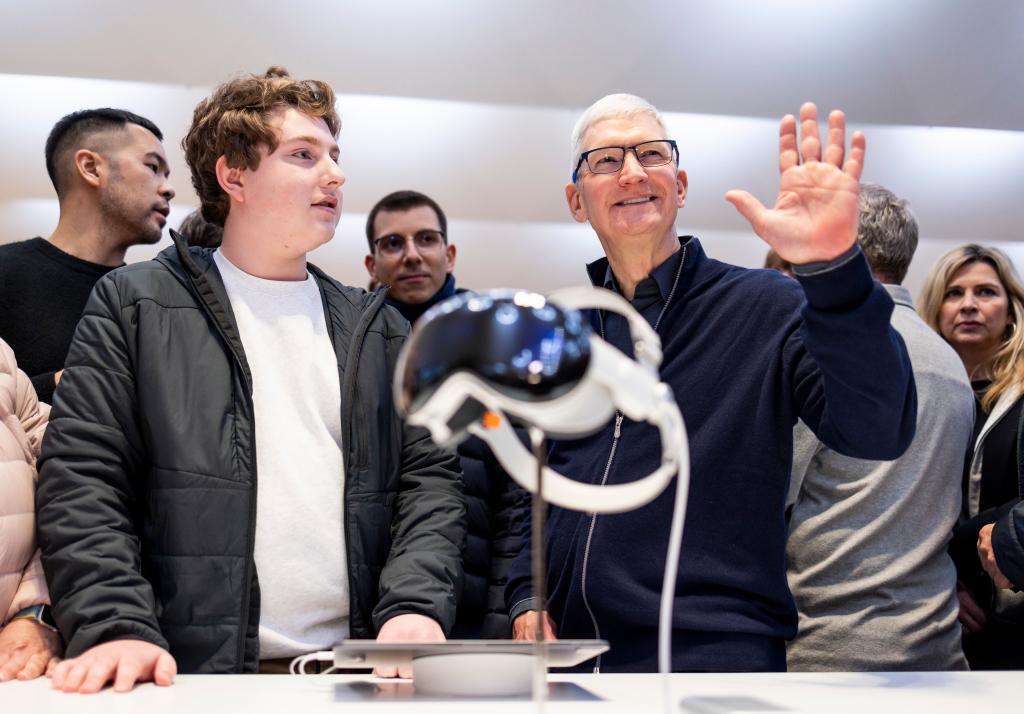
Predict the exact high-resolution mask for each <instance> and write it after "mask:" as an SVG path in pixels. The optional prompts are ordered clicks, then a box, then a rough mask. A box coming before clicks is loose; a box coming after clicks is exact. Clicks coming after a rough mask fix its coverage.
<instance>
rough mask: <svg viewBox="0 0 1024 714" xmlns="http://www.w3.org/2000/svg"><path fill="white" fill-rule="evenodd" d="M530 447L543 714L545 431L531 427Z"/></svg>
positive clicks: (536, 677)
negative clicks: (534, 482)
mask: <svg viewBox="0 0 1024 714" xmlns="http://www.w3.org/2000/svg"><path fill="white" fill-rule="evenodd" d="M530 444H531V446H532V447H533V458H534V460H535V461H536V462H537V490H536V491H534V493H533V498H532V504H531V511H532V512H531V516H532V518H531V520H530V523H531V532H530V551H531V558H530V562H531V564H532V569H533V602H534V606H535V607H536V610H535V611H534V612H535V613H536V618H535V620H534V630H533V639H534V653H533V654H534V660H535V662H534V671H533V700H534V702H536V704H537V711H538V714H540V713H542V712H543V711H544V702H545V700H546V699H547V693H548V663H547V648H546V647H545V640H544V621H545V617H546V615H547V584H546V582H545V580H546V574H547V569H546V564H545V562H544V550H545V548H544V515H545V512H546V509H547V506H546V504H545V503H544V464H545V463H546V461H547V459H546V458H545V456H546V454H545V451H546V445H545V440H544V431H543V430H542V429H540V428H539V427H536V426H531V427H530Z"/></svg>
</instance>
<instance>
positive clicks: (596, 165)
mask: <svg viewBox="0 0 1024 714" xmlns="http://www.w3.org/2000/svg"><path fill="white" fill-rule="evenodd" d="M627 151H632V152H633V155H634V156H636V160H637V161H638V162H639V163H640V165H641V166H643V167H645V168H651V167H653V166H663V165H665V164H667V163H669V162H670V161H675V162H676V163H677V164H678V163H679V148H678V147H677V146H676V142H675V141H674V140H672V139H658V140H656V141H641V142H640V143H639V144H633V145H632V146H601V147H598V148H597V149H590V150H589V151H584V152H583V153H582V154H580V160H579V161H578V162H577V163H576V168H575V169H573V172H572V182H573V183H576V179H577V178H578V177H579V173H580V167H581V166H583V162H584V161H586V162H587V168H588V169H590V172H591V173H595V174H614V173H618V172H619V171H621V170H622V165H623V164H625V163H626V152H627Z"/></svg>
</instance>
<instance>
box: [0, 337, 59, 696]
mask: <svg viewBox="0 0 1024 714" xmlns="http://www.w3.org/2000/svg"><path fill="white" fill-rule="evenodd" d="M49 413H50V407H49V406H47V405H46V404H43V403H41V402H39V401H38V400H37V399H36V393H35V390H34V389H33V388H32V383H31V382H30V381H29V378H28V376H27V375H26V374H25V373H24V372H22V371H20V370H19V369H18V364H17V362H16V361H15V359H14V352H13V351H12V350H11V348H10V347H8V346H7V343H6V342H4V341H3V340H0V534H3V535H2V537H3V542H2V543H0V682H6V681H7V680H9V679H15V678H17V679H32V678H34V677H38V676H39V675H41V674H43V672H45V671H46V668H47V666H48V665H49V664H50V662H51V660H54V659H55V658H56V657H58V656H59V655H60V654H61V640H60V635H58V634H57V631H56V630H55V629H54V628H53V627H52V626H51V623H50V622H48V619H49V618H48V616H47V612H46V606H48V605H49V603H50V596H49V593H48V592H47V589H46V581H45V579H44V578H43V567H42V564H41V563H40V561H39V549H38V548H37V547H36V536H35V490H36V488H35V487H36V458H37V457H38V456H39V446H40V443H41V442H42V440H43V431H44V430H45V429H46V420H47V417H48V416H49Z"/></svg>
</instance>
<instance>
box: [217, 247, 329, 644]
mask: <svg viewBox="0 0 1024 714" xmlns="http://www.w3.org/2000/svg"><path fill="white" fill-rule="evenodd" d="M214 262H215V263H216V264H217V268H218V270H219V271H220V274H221V277H222V278H223V280H224V287H225V288H226V289H227V294H228V298H229V299H230V301H231V309H232V311H233V312H234V314H235V321H236V322H237V323H238V331H239V333H240V334H241V337H242V346H243V347H244V348H245V356H246V359H247V361H248V362H249V369H250V371H251V372H252V381H253V403H254V405H255V414H256V470H257V497H256V570H257V573H258V575H259V584H260V658H261V659H274V658H278V657H290V656H294V655H299V654H304V653H307V652H313V651H317V650H323V649H330V648H331V647H333V646H334V645H335V644H336V643H337V642H339V641H340V640H342V639H344V638H345V637H347V636H348V612H349V592H348V574H347V567H346V561H345V541H344V533H343V521H342V512H343V498H344V480H345V479H344V462H343V460H342V439H341V384H340V380H339V377H338V362H337V357H336V356H335V353H334V347H333V346H332V345H331V339H330V335H329V333H328V331H327V323H326V320H325V318H324V308H323V301H322V299H321V297H320V290H319V288H318V287H317V283H316V281H315V280H314V278H313V276H311V275H308V274H307V275H306V279H305V280H303V281H286V280H265V279H263V278H257V277H255V276H252V275H249V274H248V273H245V272H243V271H242V270H240V269H239V268H237V267H236V266H234V265H233V264H232V263H231V262H230V261H228V260H227V259H226V258H225V257H224V256H223V255H221V253H220V251H216V252H215V253H214Z"/></svg>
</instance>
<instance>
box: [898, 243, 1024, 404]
mask: <svg viewBox="0 0 1024 714" xmlns="http://www.w3.org/2000/svg"><path fill="white" fill-rule="evenodd" d="M979 262H980V263H985V264H987V265H989V266H991V267H992V269H993V270H995V271H996V275H997V276H998V278H999V282H1000V283H1001V284H1002V286H1003V289H1004V290H1006V296H1007V298H1008V300H1009V313H1010V314H1009V321H1010V324H1009V326H1008V327H1007V330H1008V334H1007V335H1006V336H1005V337H1004V338H1003V344H1002V345H1000V347H999V350H998V351H997V352H996V356H995V359H994V360H993V361H992V384H991V385H990V386H989V388H988V389H986V390H985V395H984V396H983V397H982V398H981V408H982V409H984V410H985V411H986V412H987V411H990V410H991V409H992V405H993V404H995V403H996V401H997V400H998V399H999V396H1000V395H1001V394H1002V393H1003V392H1005V391H1006V390H1007V389H1008V388H1009V387H1011V386H1013V385H1015V384H1016V385H1021V386H1024V362H1022V361H1021V359H1020V357H1021V352H1022V350H1024V329H1020V326H1019V324H1018V323H1019V322H1020V319H1021V316H1022V315H1024V285H1022V284H1021V281H1020V278H1019V277H1018V276H1017V271H1016V270H1015V269H1014V267H1013V263H1012V262H1010V258H1009V257H1008V256H1007V255H1006V253H1004V252H1003V251H1001V250H999V249H998V248H986V247H984V246H980V245H977V244H975V243H965V244H964V245H960V246H957V247H956V248H954V249H953V250H951V251H949V252H948V253H946V254H945V255H944V256H942V257H941V258H939V260H938V261H937V262H936V263H935V265H933V266H932V269H931V270H930V271H928V277H927V278H925V282H924V287H923V288H922V289H921V297H920V299H919V300H918V308H917V312H918V313H919V314H920V315H921V319H923V320H924V321H925V322H927V323H928V325H929V326H930V327H931V328H932V329H933V330H935V331H936V332H938V333H939V334H940V335H941V334H942V332H941V331H940V330H939V313H940V312H941V310H942V302H943V299H944V297H945V294H946V287H947V286H948V285H949V281H950V280H952V279H953V276H954V275H955V274H956V272H957V271H958V270H960V269H961V268H963V267H964V266H966V265H970V264H971V263H979ZM968 376H970V377H973V376H974V375H968Z"/></svg>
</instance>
